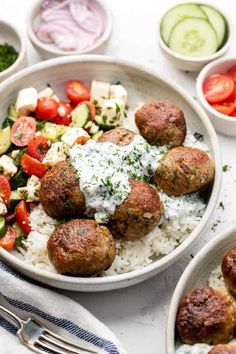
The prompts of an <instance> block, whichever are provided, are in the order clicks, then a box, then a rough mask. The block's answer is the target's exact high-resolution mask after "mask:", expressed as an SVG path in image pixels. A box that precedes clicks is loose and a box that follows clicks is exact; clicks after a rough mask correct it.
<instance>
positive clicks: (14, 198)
mask: <svg viewBox="0 0 236 354" xmlns="http://www.w3.org/2000/svg"><path fill="white" fill-rule="evenodd" d="M21 200H22V198H21V196H20V194H19V193H18V192H17V191H12V192H11V196H10V202H9V205H8V209H9V210H15V207H16V206H17V204H18V203H19V202H20V201H21Z"/></svg>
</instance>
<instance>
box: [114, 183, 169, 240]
mask: <svg viewBox="0 0 236 354" xmlns="http://www.w3.org/2000/svg"><path fill="white" fill-rule="evenodd" d="M129 181H130V185H131V192H130V194H129V195H128V197H127V198H126V199H125V201H124V202H123V203H122V204H121V205H118V206H117V207H116V209H115V212H114V214H113V215H112V217H111V218H110V221H109V223H108V227H109V229H110V230H111V233H112V235H113V236H114V237H116V238H119V239H125V240H134V239H138V238H141V237H143V236H145V235H147V234H148V233H149V232H151V231H152V230H153V229H154V228H155V226H156V225H157V224H158V222H159V220H160V218H161V215H162V214H163V204H162V202H161V200H160V197H159V194H158V192H157V191H156V189H154V188H153V187H151V186H150V185H149V184H148V183H146V182H139V181H136V180H132V179H130V180H129Z"/></svg>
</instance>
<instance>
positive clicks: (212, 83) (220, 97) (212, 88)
mask: <svg viewBox="0 0 236 354" xmlns="http://www.w3.org/2000/svg"><path fill="white" fill-rule="evenodd" d="M233 90H234V81H233V79H232V77H230V76H229V75H223V74H214V75H211V76H209V77H208V78H207V79H206V80H205V81H204V84H203V94H204V96H205V98H206V100H207V101H208V102H209V103H219V102H222V101H224V100H226V99H227V98H228V97H229V96H230V95H231V94H232V92H233Z"/></svg>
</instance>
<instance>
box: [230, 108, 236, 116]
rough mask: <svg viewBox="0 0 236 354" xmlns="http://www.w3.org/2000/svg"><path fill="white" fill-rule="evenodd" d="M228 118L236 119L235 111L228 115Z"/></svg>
mask: <svg viewBox="0 0 236 354" xmlns="http://www.w3.org/2000/svg"><path fill="white" fill-rule="evenodd" d="M230 117H236V109H235V110H234V111H233V112H232V113H231V114H230Z"/></svg>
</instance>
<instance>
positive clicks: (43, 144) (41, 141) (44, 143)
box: [28, 135, 49, 162]
mask: <svg viewBox="0 0 236 354" xmlns="http://www.w3.org/2000/svg"><path fill="white" fill-rule="evenodd" d="M48 149H49V140H48V139H46V138H45V137H44V136H42V135H39V136H34V137H33V138H32V139H31V140H30V141H29V144H28V152H29V154H30V156H32V157H34V158H35V159H36V160H39V161H41V162H42V161H43V159H44V157H45V155H46V153H47V151H48Z"/></svg>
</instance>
